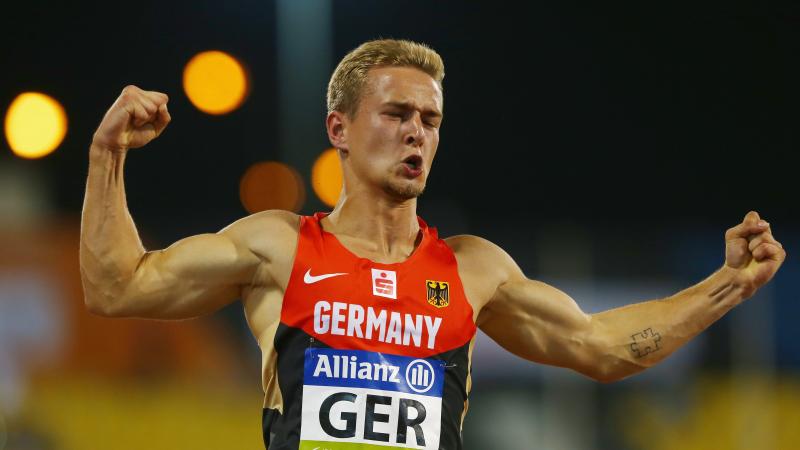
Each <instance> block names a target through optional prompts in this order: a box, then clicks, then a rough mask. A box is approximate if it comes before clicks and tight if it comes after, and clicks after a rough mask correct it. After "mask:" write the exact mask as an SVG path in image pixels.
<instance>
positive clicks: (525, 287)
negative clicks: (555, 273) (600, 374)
mask: <svg viewBox="0 0 800 450" xmlns="http://www.w3.org/2000/svg"><path fill="white" fill-rule="evenodd" d="M479 324H480V328H481V330H483V332H485V333H486V334H487V335H488V336H489V337H491V338H492V339H493V340H494V341H495V342H497V343H498V344H499V345H501V346H502V347H504V348H505V349H507V350H509V351H510V352H512V353H514V354H515V355H517V356H520V357H522V358H525V359H527V360H530V361H536V362H540V363H544V364H549V365H555V366H560V367H569V368H572V369H575V370H577V371H579V372H581V373H584V374H588V373H590V372H591V370H592V363H591V360H590V359H591V358H590V357H591V354H592V352H591V349H589V348H588V342H589V334H590V330H591V324H592V321H591V316H589V315H587V314H586V313H584V312H583V311H581V309H580V307H578V305H577V303H575V301H574V300H573V299H572V298H571V297H570V296H569V295H567V294H566V293H564V292H562V291H561V290H559V289H557V288H555V287H553V286H550V285H548V284H546V283H543V282H540V281H535V280H530V279H528V278H526V277H525V276H524V275H523V274H522V273H521V272H518V271H515V273H513V274H512V275H511V276H510V277H509V279H508V280H506V281H505V282H503V283H501V284H500V285H499V286H498V287H497V290H496V292H495V294H494V296H493V297H492V299H491V300H490V301H489V302H488V303H487V304H486V306H485V307H484V309H483V310H482V311H481V317H480V321H479Z"/></svg>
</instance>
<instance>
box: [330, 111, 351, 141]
mask: <svg viewBox="0 0 800 450" xmlns="http://www.w3.org/2000/svg"><path fill="white" fill-rule="evenodd" d="M347 125H348V121H347V117H346V116H345V114H344V113H343V112H341V111H331V112H330V113H328V117H326V118H325V127H326V128H327V130H328V140H330V141H331V145H333V146H334V147H336V148H338V149H340V150H343V151H348V150H349V148H348V147H347Z"/></svg>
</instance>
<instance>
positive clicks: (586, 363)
mask: <svg viewBox="0 0 800 450" xmlns="http://www.w3.org/2000/svg"><path fill="white" fill-rule="evenodd" d="M368 85H369V87H370V88H369V89H367V90H366V91H365V93H364V95H362V98H361V99H360V103H359V106H358V110H357V111H356V113H355V114H354V116H353V117H349V116H348V115H347V114H345V113H342V112H339V111H333V112H331V113H329V114H328V117H327V119H326V126H327V130H328V135H329V139H330V140H331V143H332V144H333V145H334V146H335V147H336V148H338V149H339V152H340V156H341V161H342V170H343V175H344V189H343V192H342V195H341V197H340V200H339V203H338V204H337V205H336V207H335V209H334V211H333V212H332V213H331V214H330V215H329V216H328V217H326V218H325V219H323V220H322V226H323V227H324V228H325V230H326V231H328V232H330V233H333V234H335V235H336V237H337V238H338V240H339V241H340V242H341V243H342V244H343V245H344V246H345V247H346V248H347V249H348V250H350V251H351V252H352V253H354V254H356V255H358V256H360V257H363V258H368V259H371V260H373V261H377V262H381V263H395V262H400V261H403V260H405V259H406V258H408V256H409V255H411V253H413V251H414V249H415V247H416V246H417V245H418V244H419V224H418V223H417V221H416V205H417V203H416V196H417V195H419V194H420V193H421V192H422V190H423V189H424V187H425V182H426V180H427V177H428V175H429V174H430V170H431V165H432V162H433V159H434V156H435V154H436V148H437V146H438V143H439V127H440V126H441V122H442V112H443V103H442V91H441V88H440V86H439V85H438V84H437V83H436V82H435V81H434V80H433V79H432V78H431V77H430V76H428V75H427V74H425V73H424V72H421V71H419V70H417V69H415V68H410V67H381V68H373V69H371V70H370V71H369V74H368ZM167 101H168V99H167V96H166V95H164V94H160V93H157V92H152V91H143V90H141V89H139V88H137V87H135V86H128V87H126V88H125V89H124V90H123V92H122V94H121V95H120V97H119V98H118V99H117V101H116V102H115V103H114V104H113V105H112V106H111V108H110V109H109V111H108V112H107V113H106V115H105V117H104V118H103V121H102V123H101V124H100V126H99V127H98V130H97V132H96V133H95V135H94V139H93V142H92V145H91V147H90V151H89V156H90V158H89V160H90V164H89V176H88V181H87V186H86V196H85V202H84V207H83V216H82V228H81V243H80V267H81V276H82V281H83V287H84V293H85V301H86V305H87V307H88V308H89V310H90V311H92V312H94V313H96V314H99V315H103V316H110V317H142V318H156V319H186V318H191V317H197V316H200V315H203V314H208V313H211V312H213V311H215V310H217V309H220V308H221V307H223V306H225V305H227V304H229V303H231V302H233V301H235V300H236V299H239V298H241V299H242V302H243V304H244V309H245V313H246V316H247V322H248V324H249V326H250V329H251V331H252V333H253V335H254V336H255V337H256V339H257V340H258V342H259V345H260V347H261V349H262V352H263V357H264V359H265V360H266V359H268V358H274V357H275V355H274V349H273V347H272V343H271V342H267V340H268V339H266V337H267V336H272V335H273V334H272V333H270V332H269V331H272V329H273V327H277V326H278V321H279V319H280V311H281V302H282V299H283V294H284V292H285V291H286V287H287V283H288V280H289V275H290V271H291V269H292V264H293V261H294V253H295V246H296V243H297V234H298V227H299V217H298V216H297V215H295V214H293V213H290V212H287V211H277V210H273V211H265V212H260V213H257V214H253V215H250V216H248V217H245V218H243V219H240V220H238V221H236V222H234V223H233V224H231V225H229V226H228V227H226V228H224V229H223V230H221V231H219V232H218V233H209V234H201V235H196V236H191V237H188V238H186V239H183V240H180V241H178V242H176V243H174V244H173V245H171V246H169V247H168V248H166V249H163V250H153V251H147V250H146V249H145V248H144V247H143V246H142V243H141V240H140V238H139V235H138V233H137V230H136V227H135V225H134V222H133V220H132V218H131V216H130V214H129V212H128V209H127V205H126V200H125V190H124V184H123V165H124V161H125V157H126V156H127V152H128V151H129V149H131V148H137V147H141V146H143V145H145V144H147V143H148V142H149V141H150V140H152V139H154V138H155V137H157V136H158V135H159V134H160V133H161V132H162V131H163V130H164V128H165V127H166V126H167V124H168V123H169V120H170V116H169V112H168V111H167V106H166V105H167ZM412 155H416V157H418V158H419V160H420V161H421V163H420V165H419V166H420V167H421V168H422V173H421V174H419V175H415V174H414V173H413V171H410V170H408V169H409V167H408V166H407V164H405V163H404V161H407V160H408V158H409V157H411V156H412ZM446 242H447V243H448V244H449V245H450V246H451V248H452V249H453V251H454V252H455V255H456V259H457V261H458V270H459V275H460V278H461V281H462V283H463V286H464V289H465V293H466V295H467V298H468V301H469V302H470V304H471V305H472V309H473V311H474V320H475V322H476V324H477V325H478V326H479V327H480V328H481V329H482V330H483V331H484V332H485V333H487V334H488V335H489V336H490V337H491V338H492V339H494V340H495V341H496V342H498V343H499V344H500V345H501V346H503V347H504V348H506V349H508V350H509V351H511V352H512V353H514V354H516V355H518V356H520V357H523V358H525V359H528V360H531V361H537V362H541V363H545V364H550V365H556V366H561V367H567V368H570V369H573V370H576V371H578V372H580V373H582V374H584V375H586V376H588V377H591V378H593V379H595V380H598V381H602V382H610V381H614V380H619V379H621V378H624V377H626V376H629V375H631V374H634V373H636V372H639V371H641V370H643V369H645V368H647V367H650V366H652V365H654V364H656V363H658V362H659V361H661V360H662V359H664V358H665V357H667V356H668V355H669V354H670V353H672V352H673V351H675V350H676V349H677V348H679V347H680V346H681V345H683V344H685V343H686V342H687V341H688V340H689V339H691V338H692V337H694V336H695V335H697V334H698V333H700V332H701V331H702V330H704V329H705V328H707V327H708V326H709V325H710V324H711V323H713V322H714V321H716V320H717V319H719V318H720V317H721V316H722V315H724V314H725V313H726V312H727V311H728V310H730V309H731V308H733V307H734V306H736V305H738V304H739V303H741V302H742V301H744V300H745V299H747V298H748V297H750V296H751V295H752V294H753V293H754V292H755V291H756V290H757V289H758V288H759V287H761V286H763V285H764V284H765V283H766V282H768V281H769V280H770V279H771V278H772V276H773V275H774V274H775V272H776V271H777V270H778V268H779V267H780V265H781V264H782V262H783V260H784V259H785V257H786V253H785V251H784V250H783V248H782V246H781V244H780V243H778V242H777V241H776V240H775V238H774V237H773V236H772V233H771V230H770V227H769V224H768V223H766V222H764V221H763V220H761V218H760V217H759V215H758V214H757V213H756V212H754V211H751V212H749V213H748V214H747V215H746V216H745V217H744V220H743V221H742V222H741V223H740V224H738V225H736V226H735V227H733V228H731V229H729V230H728V231H727V233H726V234H725V243H726V257H725V262H724V264H723V265H722V267H721V268H720V269H719V270H718V271H716V272H715V273H713V274H712V275H710V276H709V277H708V278H707V279H705V280H704V281H702V282H700V283H698V284H696V285H695V286H692V287H690V288H688V289H686V290H684V291H681V292H679V293H677V294H675V295H673V296H671V297H668V298H664V299H658V300H651V301H646V302H642V303H637V304H633V305H629V306H624V307H621V308H616V309H612V310H609V311H605V312H602V313H598V314H591V315H590V314H586V313H584V312H583V311H581V309H580V308H579V307H578V305H577V304H576V303H575V301H574V300H573V299H571V298H570V297H569V296H568V295H566V294H565V293H563V292H561V291H560V290H558V289H556V288H554V287H552V286H549V285H547V284H545V283H542V282H539V281H535V280H530V279H528V278H526V277H525V275H524V274H523V273H522V271H521V270H520V268H519V267H518V266H517V265H516V263H515V262H514V261H513V260H512V258H511V257H510V256H509V255H508V254H506V253H505V252H504V251H503V250H502V249H500V248H499V247H497V246H496V245H494V244H492V243H491V242H488V241H486V240H484V239H481V238H479V237H475V236H467V235H462V236H454V237H451V238H448V239H446ZM266 366H267V365H266V364H265V367H266ZM263 376H264V381H265V383H269V382H270V381H269V380H272V379H273V378H274V374H271V373H264V374H263Z"/></svg>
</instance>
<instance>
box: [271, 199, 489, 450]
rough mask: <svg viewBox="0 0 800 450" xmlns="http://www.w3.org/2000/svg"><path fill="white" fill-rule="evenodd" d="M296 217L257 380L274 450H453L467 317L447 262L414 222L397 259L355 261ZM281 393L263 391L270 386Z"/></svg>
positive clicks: (469, 329)
mask: <svg viewBox="0 0 800 450" xmlns="http://www.w3.org/2000/svg"><path fill="white" fill-rule="evenodd" d="M323 217H325V214H322V213H317V214H315V215H314V216H308V217H301V220H300V231H299V233H298V242H297V253H296V255H295V259H294V264H293V267H292V272H291V276H290V279H289V284H288V286H287V288H286V292H285V294H284V298H283V304H282V307H281V318H280V323H279V325H278V327H277V328H276V329H275V330H274V332H275V334H274V338H273V343H274V347H275V354H276V355H277V357H276V358H274V361H265V364H271V363H272V364H274V365H275V366H276V367H274V369H275V370H276V372H277V383H274V382H273V383H265V389H266V391H267V392H265V395H266V397H267V400H268V401H266V402H265V408H264V415H263V428H264V442H265V444H266V445H267V447H268V448H269V449H271V450H275V449H307V450H313V449H330V450H339V449H342V450H345V449H347V450H349V449H380V450H383V449H394V448H403V449H405V448H414V449H440V448H444V449H448V450H449V449H460V448H462V443H461V426H462V424H463V418H464V415H465V414H466V410H467V396H468V393H469V389H470V385H471V382H470V361H471V359H470V356H471V344H472V342H473V339H474V337H475V331H476V327H475V323H474V321H473V311H472V307H471V306H470V304H469V302H468V301H467V299H466V296H465V294H464V289H463V287H462V285H461V280H460V279H459V276H458V267H457V264H456V259H455V255H454V254H453V251H452V250H451V249H450V247H448V246H447V244H446V243H445V242H444V241H443V240H441V239H439V237H438V236H437V233H436V229H435V228H429V227H428V226H427V225H426V224H425V222H424V221H423V220H422V219H418V220H419V225H420V229H421V233H422V240H421V242H420V244H419V245H418V247H417V248H416V250H415V251H414V252H413V253H412V255H411V256H410V257H409V258H408V259H407V260H406V261H403V262H401V263H396V264H381V263H376V262H373V261H371V260H368V259H365V258H359V257H358V256H356V255H354V254H353V253H351V252H350V251H348V250H347V249H346V248H345V247H344V246H343V245H342V244H341V243H340V242H339V241H338V240H337V239H336V237H335V236H334V235H333V234H331V233H328V232H326V231H325V230H323V229H322V227H321V225H320V220H321V219H322V218H323ZM276 389H277V390H279V392H270V391H274V390H276Z"/></svg>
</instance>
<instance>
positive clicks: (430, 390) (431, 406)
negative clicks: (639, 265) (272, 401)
mask: <svg viewBox="0 0 800 450" xmlns="http://www.w3.org/2000/svg"><path fill="white" fill-rule="evenodd" d="M443 386H444V365H443V361H440V360H436V359H420V358H409V357H405V356H397V355H389V354H385V353H374V352H367V351H361V350H337V349H331V348H308V349H306V352H305V368H304V375H303V419H302V420H303V422H302V426H301V429H300V450H352V449H359V450H370V449H374V450H386V449H393V448H396V449H406V448H416V449H438V448H439V433H440V431H441V430H440V428H441V416H442V388H443Z"/></svg>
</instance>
